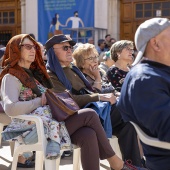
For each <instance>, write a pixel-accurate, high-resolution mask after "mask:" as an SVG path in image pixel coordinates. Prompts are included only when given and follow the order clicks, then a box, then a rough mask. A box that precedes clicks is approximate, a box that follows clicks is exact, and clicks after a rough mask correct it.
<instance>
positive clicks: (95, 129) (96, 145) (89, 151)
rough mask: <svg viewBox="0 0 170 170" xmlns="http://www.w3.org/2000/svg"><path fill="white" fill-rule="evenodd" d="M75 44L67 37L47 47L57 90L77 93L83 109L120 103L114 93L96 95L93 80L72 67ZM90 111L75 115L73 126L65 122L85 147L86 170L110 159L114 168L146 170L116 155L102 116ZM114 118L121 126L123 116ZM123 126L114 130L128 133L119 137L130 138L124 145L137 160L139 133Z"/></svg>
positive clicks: (57, 38)
mask: <svg viewBox="0 0 170 170" xmlns="http://www.w3.org/2000/svg"><path fill="white" fill-rule="evenodd" d="M74 45H75V42H74V41H73V40H72V39H71V38H69V37H66V36H65V35H63V34H61V35H55V36H53V37H52V38H50V39H49V40H48V41H47V42H46V44H45V47H46V52H47V69H48V73H49V75H50V77H51V80H52V82H53V85H54V87H53V91H55V92H63V91H64V90H66V89H68V90H70V91H71V92H72V93H73V98H74V99H75V101H77V103H78V104H79V106H80V107H84V106H85V105H86V104H88V103H89V102H96V101H99V100H100V101H109V102H110V103H111V104H114V103H115V102H116V97H115V96H114V95H113V93H109V94H99V93H95V91H94V92H93V87H91V85H90V83H89V81H88V80H87V79H86V78H85V76H84V75H83V74H82V72H81V71H80V70H79V69H78V68H77V67H76V66H74V65H73V64H71V62H72V61H73V58H72V49H73V46H74ZM89 57H93V60H94V61H95V60H97V59H96V55H95V54H93V56H89ZM82 88H87V89H88V90H91V92H92V93H91V94H81V89H82ZM86 109H87V110H88V112H87V110H86ZM86 109H82V110H81V112H78V114H74V115H73V116H71V117H70V119H72V121H73V119H74V123H72V124H70V125H69V126H68V123H69V122H70V120H69V119H68V120H66V121H65V125H66V127H67V129H68V132H69V134H70V137H71V141H72V143H74V144H76V145H78V146H79V147H80V148H81V160H82V166H83V169H84V170H94V169H95V170H99V159H107V160H108V161H109V163H110V166H111V167H112V168H113V169H116V170H118V169H122V170H125V169H129V170H131V169H141V170H142V169H143V168H137V167H134V166H132V165H129V164H128V163H127V162H125V163H123V161H121V160H120V159H119V158H118V157H117V156H116V155H115V153H114V152H113V150H112V148H111V147H110V144H109V142H108V139H107V137H106V134H105V132H104V130H103V128H102V126H101V123H100V120H99V117H98V116H97V114H96V113H94V112H92V110H91V109H90V110H89V109H88V108H86ZM111 114H112V113H111ZM116 116H117V117H116ZM92 118H93V119H92ZM114 118H115V119H116V120H115V122H116V124H117V125H118V124H119V123H120V124H121V122H122V119H121V116H120V115H114ZM117 120H118V121H117ZM116 124H115V125H116ZM121 125H122V126H121V127H119V126H117V129H116V128H115V129H114V130H115V131H117V130H118V129H120V128H121V129H122V130H123V129H126V130H127V131H126V130H123V131H122V132H121V133H119V134H118V136H119V137H120V136H121V137H124V136H128V138H127V139H128V140H129V141H127V140H126V139H125V138H124V140H123V139H121V142H122V143H123V142H124V145H126V146H125V147H124V149H126V150H127V151H129V150H130V152H131V154H133V153H134V152H135V155H134V157H135V158H136V157H138V153H137V154H136V150H135V149H136V141H135V139H136V138H135V137H136V132H135V130H134V129H132V131H133V132H132V133H131V126H130V125H128V126H126V124H124V123H123V124H121ZM125 127H126V128H125ZM117 132H118V131H117ZM126 134H129V135H126ZM131 143H133V144H131ZM132 146H134V147H132ZM129 147H130V148H129ZM137 149H138V148H137ZM126 156H127V155H126ZM136 162H137V161H136ZM138 163H139V162H138Z"/></svg>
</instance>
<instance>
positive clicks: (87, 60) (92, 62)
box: [83, 53, 99, 70]
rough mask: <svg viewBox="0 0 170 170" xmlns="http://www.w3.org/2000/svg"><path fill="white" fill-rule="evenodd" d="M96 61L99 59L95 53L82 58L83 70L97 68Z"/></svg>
mask: <svg viewBox="0 0 170 170" xmlns="http://www.w3.org/2000/svg"><path fill="white" fill-rule="evenodd" d="M98 59H99V57H98V56H97V55H96V54H95V53H91V54H90V55H89V56H86V57H84V65H83V70H90V68H94V67H98Z"/></svg>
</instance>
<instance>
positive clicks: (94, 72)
mask: <svg viewBox="0 0 170 170" xmlns="http://www.w3.org/2000/svg"><path fill="white" fill-rule="evenodd" d="M73 58H74V64H75V65H76V66H77V67H78V68H79V69H80V70H81V71H82V73H83V74H84V76H85V77H86V79H87V80H88V81H89V82H90V85H91V86H92V87H93V88H95V89H96V90H97V91H98V92H99V93H112V92H115V90H114V87H113V86H112V85H111V83H109V82H107V79H106V78H105V76H102V73H103V72H101V71H100V69H99V68H98V52H97V50H96V48H95V46H94V45H93V44H89V43H86V44H81V45H79V46H78V47H77V48H76V49H75V50H74V52H73Z"/></svg>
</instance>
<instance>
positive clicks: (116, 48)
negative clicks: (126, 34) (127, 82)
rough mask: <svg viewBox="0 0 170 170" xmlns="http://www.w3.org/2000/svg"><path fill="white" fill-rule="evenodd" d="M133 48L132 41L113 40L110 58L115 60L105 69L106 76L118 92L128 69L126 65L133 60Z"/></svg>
mask: <svg viewBox="0 0 170 170" xmlns="http://www.w3.org/2000/svg"><path fill="white" fill-rule="evenodd" d="M133 48H134V46H133V42H132V41H128V40H120V41H117V42H115V43H114V44H113V45H112V46H111V49H110V53H111V58H112V60H114V61H115V64H114V65H113V66H112V67H110V68H109V70H108V71H107V77H108V80H109V81H110V82H111V83H112V85H113V86H114V87H115V89H116V90H117V91H119V92H120V91H121V87H122V84H123V81H124V79H125V77H126V74H127V73H128V71H129V68H128V67H129V66H130V65H131V64H132V62H133V53H134V50H133Z"/></svg>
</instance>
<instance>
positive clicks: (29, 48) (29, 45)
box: [21, 44, 38, 50]
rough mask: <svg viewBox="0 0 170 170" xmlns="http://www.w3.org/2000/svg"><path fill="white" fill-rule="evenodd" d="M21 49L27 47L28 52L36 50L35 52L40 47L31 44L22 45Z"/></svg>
mask: <svg viewBox="0 0 170 170" xmlns="http://www.w3.org/2000/svg"><path fill="white" fill-rule="evenodd" d="M21 47H25V49H27V50H31V49H32V48H34V50H38V47H37V46H36V45H31V44H22V45H21Z"/></svg>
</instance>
